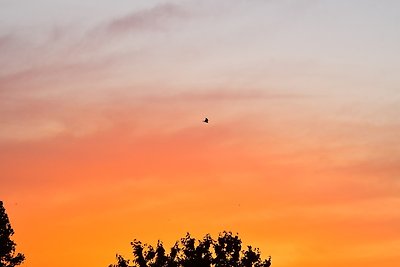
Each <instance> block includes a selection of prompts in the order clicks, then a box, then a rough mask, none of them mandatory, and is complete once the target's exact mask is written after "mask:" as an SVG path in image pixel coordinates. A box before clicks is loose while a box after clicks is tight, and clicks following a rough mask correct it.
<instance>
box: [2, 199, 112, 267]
mask: <svg viewBox="0 0 400 267" xmlns="http://www.w3.org/2000/svg"><path fill="white" fill-rule="evenodd" d="M13 234H14V230H13V229H12V228H11V224H10V221H9V219H8V216H7V213H6V210H5V209H4V206H3V201H0V267H14V266H17V265H20V264H21V263H22V262H23V261H24V259H25V256H24V255H23V254H21V253H18V254H15V245H16V244H15V242H14V241H12V240H11V236H12V235H13ZM118 266H119V265H118Z"/></svg>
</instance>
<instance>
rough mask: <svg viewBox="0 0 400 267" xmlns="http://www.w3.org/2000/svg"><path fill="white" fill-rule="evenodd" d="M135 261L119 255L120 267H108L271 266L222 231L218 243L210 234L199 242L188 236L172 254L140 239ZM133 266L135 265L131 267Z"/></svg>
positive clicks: (134, 244) (117, 266)
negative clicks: (143, 242) (243, 248)
mask: <svg viewBox="0 0 400 267" xmlns="http://www.w3.org/2000/svg"><path fill="white" fill-rule="evenodd" d="M131 245H132V250H133V261H132V262H131V261H130V260H125V259H124V258H123V257H122V256H121V255H117V264H111V265H109V267H269V266H271V256H270V257H269V258H268V260H262V259H261V253H260V251H259V249H258V248H255V249H254V248H252V247H251V246H247V249H246V250H242V241H241V240H240V238H239V236H238V235H233V234H232V233H231V232H226V231H225V232H222V233H220V234H219V236H218V238H217V240H214V239H213V238H212V237H211V236H210V235H209V234H207V235H206V236H205V237H204V238H203V239H201V240H196V239H195V238H193V237H192V236H191V235H190V234H189V233H187V234H186V236H185V237H183V238H181V240H180V241H179V242H176V243H175V245H174V246H173V247H172V248H171V249H170V252H169V254H168V253H166V250H165V248H164V246H163V244H162V242H160V241H158V243H157V246H156V247H155V248H153V247H152V246H151V245H147V244H142V243H141V242H140V241H138V240H134V241H133V242H132V243H131ZM131 263H132V265H130V264H131Z"/></svg>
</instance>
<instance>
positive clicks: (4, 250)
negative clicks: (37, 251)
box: [0, 201, 25, 267]
mask: <svg viewBox="0 0 400 267" xmlns="http://www.w3.org/2000/svg"><path fill="white" fill-rule="evenodd" d="M13 234H14V230H13V229H12V227H11V224H10V220H9V219H8V215H7V213H6V210H5V208H4V206H3V201H0V267H14V266H17V265H20V264H21V263H22V262H23V261H24V260H25V256H24V255H23V254H21V253H18V254H16V253H15V246H16V244H15V242H14V241H13V240H11V236H12V235H13Z"/></svg>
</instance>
